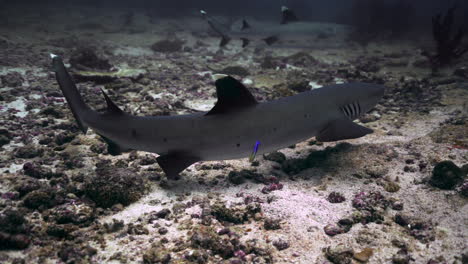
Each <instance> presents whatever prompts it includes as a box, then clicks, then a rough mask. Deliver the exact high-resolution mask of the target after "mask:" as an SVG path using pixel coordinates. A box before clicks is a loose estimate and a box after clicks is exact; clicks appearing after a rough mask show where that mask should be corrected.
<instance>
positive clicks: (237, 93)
mask: <svg viewBox="0 0 468 264" xmlns="http://www.w3.org/2000/svg"><path fill="white" fill-rule="evenodd" d="M215 85H216V94H217V96H218V101H217V102H216V104H215V106H214V107H213V108H212V109H211V110H210V111H209V112H208V113H206V115H214V114H222V113H226V112H229V111H231V110H235V109H242V108H245V107H250V106H254V105H256V104H257V103H258V102H257V100H255V97H253V95H252V94H251V93H250V92H249V90H247V88H246V87H245V86H244V85H243V84H242V83H241V82H239V81H238V80H236V79H234V78H232V77H231V76H226V77H224V78H221V79H218V80H217V81H216V82H215Z"/></svg>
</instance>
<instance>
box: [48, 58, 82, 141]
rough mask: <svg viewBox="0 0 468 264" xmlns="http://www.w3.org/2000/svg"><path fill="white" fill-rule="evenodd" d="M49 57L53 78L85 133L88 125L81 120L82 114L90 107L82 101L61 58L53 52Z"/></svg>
mask: <svg viewBox="0 0 468 264" xmlns="http://www.w3.org/2000/svg"><path fill="white" fill-rule="evenodd" d="M50 57H51V58H52V68H53V71H54V72H55V78H56V79H57V82H58V84H59V86H60V89H61V90H62V93H63V95H64V96H65V99H66V100H67V103H68V105H69V106H70V109H71V111H72V113H73V116H74V117H75V120H76V122H77V123H78V126H79V127H80V129H81V130H82V131H83V133H86V131H87V129H88V127H87V126H86V124H85V123H84V122H83V120H82V115H83V113H84V112H85V111H89V110H90V108H89V107H88V106H87V105H86V103H85V102H84V101H83V98H82V97H81V95H80V93H79V92H78V89H77V88H76V85H75V83H74V82H73V80H72V78H71V77H70V74H68V71H67V69H66V68H65V65H64V64H63V61H62V58H60V56H57V55H54V54H50Z"/></svg>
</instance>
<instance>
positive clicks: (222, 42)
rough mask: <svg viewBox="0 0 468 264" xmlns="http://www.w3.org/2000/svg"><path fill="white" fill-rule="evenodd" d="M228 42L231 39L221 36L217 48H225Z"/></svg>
mask: <svg viewBox="0 0 468 264" xmlns="http://www.w3.org/2000/svg"><path fill="white" fill-rule="evenodd" d="M229 41H231V38H230V37H228V36H225V35H223V36H222V37H221V42H219V46H220V47H224V46H226V45H227V44H228V43H229Z"/></svg>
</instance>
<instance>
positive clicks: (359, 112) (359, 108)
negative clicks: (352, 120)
mask: <svg viewBox="0 0 468 264" xmlns="http://www.w3.org/2000/svg"><path fill="white" fill-rule="evenodd" d="M356 104H357V108H358V115H359V116H360V115H361V105H360V104H359V101H357V102H356Z"/></svg>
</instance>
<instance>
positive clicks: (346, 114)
mask: <svg viewBox="0 0 468 264" xmlns="http://www.w3.org/2000/svg"><path fill="white" fill-rule="evenodd" d="M343 111H344V114H345V116H346V117H349V116H350V112H349V109H348V108H347V107H346V106H343Z"/></svg>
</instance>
